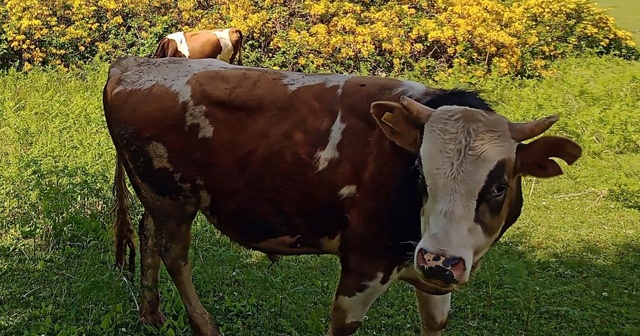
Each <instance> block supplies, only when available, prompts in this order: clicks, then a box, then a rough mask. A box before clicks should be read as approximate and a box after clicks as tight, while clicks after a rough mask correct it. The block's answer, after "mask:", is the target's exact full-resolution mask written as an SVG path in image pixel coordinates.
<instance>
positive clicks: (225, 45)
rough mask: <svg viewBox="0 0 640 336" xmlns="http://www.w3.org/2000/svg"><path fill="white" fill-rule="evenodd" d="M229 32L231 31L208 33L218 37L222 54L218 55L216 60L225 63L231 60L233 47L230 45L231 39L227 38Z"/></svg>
mask: <svg viewBox="0 0 640 336" xmlns="http://www.w3.org/2000/svg"><path fill="white" fill-rule="evenodd" d="M230 30H231V29H229V28H227V29H217V30H211V31H210V32H211V33H213V34H215V35H216V37H218V40H219V41H220V45H221V46H222V52H221V53H220V55H218V57H217V59H219V60H221V61H225V62H227V63H228V62H229V60H231V55H232V54H233V45H232V44H231V37H230V36H229V31H230Z"/></svg>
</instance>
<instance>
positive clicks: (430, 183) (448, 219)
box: [372, 97, 581, 294]
mask: <svg viewBox="0 0 640 336" xmlns="http://www.w3.org/2000/svg"><path fill="white" fill-rule="evenodd" d="M372 114H373V115H374V117H375V118H376V120H377V121H378V124H379V125H380V127H381V128H382V130H383V131H384V133H385V134H386V135H387V137H389V139H391V140H392V141H394V142H395V143H396V144H398V145H400V146H401V147H403V148H405V149H407V150H410V151H413V152H416V153H419V160H420V162H421V170H422V174H423V176H424V183H426V190H427V194H428V195H427V197H425V203H424V206H423V209H422V214H421V221H422V239H421V240H420V242H419V243H418V245H417V247H416V251H415V256H414V257H415V258H414V267H415V268H416V270H417V271H418V273H419V274H420V275H421V277H422V279H421V280H422V281H423V282H424V283H425V284H426V286H423V287H426V288H427V290H428V291H430V292H431V293H433V294H444V293H447V292H449V291H451V290H453V289H454V288H455V287H456V286H457V285H459V284H464V283H466V282H467V281H468V280H469V276H470V273H471V270H472V268H473V267H474V265H476V264H477V263H478V262H479V261H480V259H481V258H482V256H483V255H484V254H485V253H486V252H487V250H488V249H489V247H491V245H492V244H493V243H494V242H495V241H496V240H497V239H498V238H499V237H500V235H501V234H502V232H504V229H506V227H508V226H510V225H511V224H512V223H513V222H515V220H516V219H517V217H518V215H519V214H520V208H521V207H522V194H521V190H520V178H521V176H523V175H532V176H536V177H552V176H557V175H560V174H562V170H561V169H560V166H558V164H557V163H556V162H555V161H553V160H551V159H550V158H551V157H557V158H561V159H563V160H564V161H566V162H568V163H569V164H572V163H573V162H575V161H576V160H577V159H578V158H579V157H580V155H581V148H580V146H578V145H577V144H576V143H574V142H573V141H571V140H568V139H565V138H560V137H552V136H545V137H541V138H539V139H537V140H535V141H533V142H531V143H529V144H521V143H520V141H523V140H527V139H530V138H533V137H535V136H537V135H539V134H541V133H543V132H544V131H546V130H547V129H548V128H549V127H551V125H553V123H554V122H555V121H557V117H556V116H551V117H547V118H544V119H540V120H535V121H532V122H529V123H522V124H516V123H511V122H509V121H508V120H507V119H506V118H504V117H502V116H500V115H498V114H496V113H493V112H486V111H482V110H477V109H472V108H467V107H460V106H444V107H441V108H439V109H437V110H434V109H431V108H428V107H426V106H424V105H421V104H419V103H417V102H415V101H413V100H411V99H409V98H406V97H403V98H402V99H401V103H400V104H397V103H392V102H376V103H374V104H373V105H372Z"/></svg>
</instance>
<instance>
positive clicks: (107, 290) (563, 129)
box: [0, 58, 640, 335]
mask: <svg viewBox="0 0 640 336" xmlns="http://www.w3.org/2000/svg"><path fill="white" fill-rule="evenodd" d="M555 70H556V71H557V73H556V74H555V75H554V76H552V77H550V78H547V79H544V80H526V81H521V80H513V79H508V78H492V79H485V80H482V81H475V82H473V84H469V83H468V81H467V80H468V79H467V78H461V77H459V78H456V77H452V78H450V79H448V80H446V81H443V82H440V83H430V84H432V85H441V86H445V87H451V86H454V85H457V84H459V83H460V80H465V81H466V83H467V84H464V85H466V86H472V87H475V88H479V89H482V90H483V92H484V96H485V97H487V98H488V99H489V100H491V101H492V102H493V103H494V105H495V107H496V108H497V110H498V111H499V112H501V113H503V114H505V115H507V116H509V117H510V118H511V119H512V120H516V121H523V120H530V119H532V118H535V117H541V116H545V115H548V114H553V113H557V114H559V115H560V121H559V122H558V123H557V124H556V125H555V126H554V127H553V128H552V129H551V130H550V132H551V133H555V134H560V135H567V136H569V137H571V138H574V139H576V140H577V141H578V142H579V143H580V144H581V145H582V146H583V147H584V148H585V157H584V158H582V159H580V160H579V161H578V163H577V164H576V165H574V166H571V167H566V168H565V171H566V175H564V176H563V177H560V178H556V179H552V180H532V179H527V180H526V181H525V185H524V189H525V198H526V199H525V208H524V212H523V215H522V216H521V219H520V221H519V222H518V223H517V224H516V225H515V226H514V227H513V228H512V229H510V230H509V231H508V232H507V234H506V236H505V237H504V238H503V241H502V242H501V243H500V244H498V245H497V246H495V247H494V248H493V249H492V250H491V251H490V253H489V255H488V257H487V262H486V263H485V265H484V267H483V269H482V270H481V271H480V273H479V274H478V275H477V276H476V277H475V279H474V280H473V281H472V283H471V284H470V285H469V286H467V287H465V288H463V289H462V290H460V292H459V293H456V294H454V300H453V308H452V315H451V321H450V324H449V326H448V331H449V333H448V335H638V334H640V323H638V321H640V282H639V281H638V272H637V270H638V269H640V201H639V197H640V196H638V195H639V194H640V191H639V190H640V185H639V183H640V182H639V179H638V176H640V150H639V147H640V132H639V131H640V129H639V128H640V114H639V113H638V101H639V98H640V80H639V79H640V63H637V62H627V61H621V60H616V59H609V58H604V59H599V58H583V59H573V60H567V61H562V62H559V63H558V64H557V65H556V68H555ZM105 78H106V66H105V65H104V64H101V65H96V66H92V67H89V68H86V69H83V70H78V71H73V72H68V73H61V72H56V71H48V70H43V69H37V70H34V71H32V72H30V73H29V74H26V75H25V74H21V73H15V72H11V73H9V74H6V75H3V76H2V77H1V80H0V167H2V169H0V186H1V187H0V232H1V234H0V335H41V334H44V335H81V334H82V335H84V334H87V335H130V334H136V335H138V334H141V333H142V334H162V335H170V334H172V333H175V334H183V333H186V332H188V331H189V328H188V322H187V319H186V314H185V312H184V308H183V307H182V303H181V302H180V299H179V296H178V294H177V292H176V291H175V289H174V288H173V284H172V283H171V282H170V280H169V278H168V276H167V275H166V272H164V271H162V275H161V277H162V279H161V295H162V296H163V307H162V308H163V310H164V311H165V312H166V314H167V317H168V318H169V319H168V321H167V323H166V324H165V326H164V327H163V328H161V329H160V330H154V329H153V328H151V327H148V326H141V325H139V324H138V323H137V320H136V313H135V309H136V306H137V302H136V298H137V285H136V284H130V283H128V282H126V280H124V278H122V277H121V276H120V274H119V273H118V272H116V271H114V270H113V269H112V264H113V256H112V255H113V253H112V252H113V248H112V243H111V232H110V229H109V224H110V222H111V216H110V214H109V206H110V204H111V196H110V186H111V178H112V174H113V162H114V161H113V158H114V150H113V146H112V144H111V142H110V140H109V137H108V133H107V130H106V126H105V123H104V118H103V112H102V107H101V94H102V93H101V90H102V85H103V83H104V81H105ZM407 78H412V79H417V80H422V81H424V82H427V83H429V82H430V81H429V79H425V78H420V76H419V74H407ZM563 167H564V166H563ZM192 260H193V266H194V277H195V282H196V287H197V290H198V292H199V294H200V296H201V298H202V301H203V302H204V304H205V306H206V307H207V308H208V310H209V311H210V312H211V314H212V316H213V318H214V321H215V322H216V323H218V324H219V325H221V329H222V330H223V332H225V333H227V334H229V335H321V334H322V332H323V331H324V329H325V328H326V326H327V325H328V316H329V314H328V313H329V305H330V302H331V296H332V292H333V288H334V286H335V283H336V280H337V262H336V260H335V259H334V258H332V257H329V256H305V257H287V258H284V259H283V260H282V261H280V262H279V263H278V264H276V265H274V266H273V267H271V268H269V269H268V270H267V266H268V265H269V263H268V261H267V260H266V259H265V258H264V256H263V255H261V254H257V253H253V252H251V251H247V250H245V249H242V248H240V247H238V246H237V245H235V244H233V243H231V242H229V240H228V239H226V238H225V237H222V236H220V235H219V234H218V233H217V232H216V231H215V230H214V229H213V228H212V227H211V226H210V225H208V224H205V223H204V222H203V221H202V220H201V219H200V218H199V219H198V222H197V224H196V226H195V229H194V241H193V248H192ZM368 316H369V318H368V319H367V320H366V321H365V324H364V327H363V329H362V330H361V332H360V333H359V334H360V335H415V334H416V333H417V332H418V331H417V329H416V328H417V326H418V320H417V319H418V315H417V309H416V308H415V303H414V299H413V296H412V294H411V289H410V287H409V286H407V285H402V284H398V285H394V286H392V288H391V290H390V291H389V292H388V293H386V294H385V295H383V296H382V297H381V298H380V299H379V300H378V301H377V302H376V303H374V306H373V308H372V310H371V311H370V312H369V314H368Z"/></svg>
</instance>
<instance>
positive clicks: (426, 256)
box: [416, 248, 467, 289]
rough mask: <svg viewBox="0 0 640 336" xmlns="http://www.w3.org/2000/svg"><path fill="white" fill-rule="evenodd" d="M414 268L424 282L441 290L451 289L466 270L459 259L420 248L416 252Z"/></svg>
mask: <svg viewBox="0 0 640 336" xmlns="http://www.w3.org/2000/svg"><path fill="white" fill-rule="evenodd" d="M416 266H417V267H418V270H419V271H420V274H421V275H422V277H423V279H424V280H425V281H427V282H430V283H431V284H433V285H436V286H438V287H440V288H442V289H448V288H450V289H453V288H454V287H455V286H456V285H457V284H458V283H460V279H461V278H463V277H464V273H465V271H466V269H467V268H466V265H465V262H464V259H463V258H461V257H456V256H448V257H445V256H441V255H437V254H434V253H431V252H429V251H427V250H425V249H422V248H421V249H419V250H418V254H417V257H416Z"/></svg>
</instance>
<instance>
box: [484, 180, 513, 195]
mask: <svg viewBox="0 0 640 336" xmlns="http://www.w3.org/2000/svg"><path fill="white" fill-rule="evenodd" d="M508 188H509V185H508V184H507V181H503V182H499V183H498V184H496V185H494V186H493V189H491V194H490V195H489V197H492V198H500V197H503V196H504V194H505V193H506V192H507V189H508Z"/></svg>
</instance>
